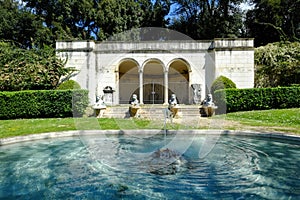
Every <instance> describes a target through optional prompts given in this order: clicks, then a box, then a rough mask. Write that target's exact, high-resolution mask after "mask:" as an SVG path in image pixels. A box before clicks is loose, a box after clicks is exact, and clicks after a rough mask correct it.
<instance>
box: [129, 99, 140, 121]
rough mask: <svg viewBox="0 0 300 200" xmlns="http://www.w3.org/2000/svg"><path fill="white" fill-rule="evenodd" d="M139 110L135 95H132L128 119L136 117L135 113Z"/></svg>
mask: <svg viewBox="0 0 300 200" xmlns="http://www.w3.org/2000/svg"><path fill="white" fill-rule="evenodd" d="M139 109H140V105H139V100H138V98H137V95H136V94H133V95H132V97H131V99H130V106H129V113H130V117H135V116H137V112H138V110H139Z"/></svg>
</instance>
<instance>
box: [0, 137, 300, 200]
mask: <svg viewBox="0 0 300 200" xmlns="http://www.w3.org/2000/svg"><path fill="white" fill-rule="evenodd" d="M209 137H210V136H203V135H196V136H195V137H194V138H193V140H192V142H191V143H190V144H189V146H188V147H187V148H186V150H185V151H184V152H183V154H182V157H183V158H184V160H186V161H187V162H186V163H185V164H184V165H182V166H180V167H181V169H180V170H178V171H177V173H174V174H167V175H161V174H154V173H150V172H149V170H148V166H147V162H146V161H147V159H148V157H149V155H150V153H152V152H154V151H156V150H157V149H160V148H163V147H164V146H165V144H168V143H170V142H171V141H172V139H173V138H174V135H167V136H166V137H165V136H164V135H148V136H146V135H145V136H143V137H141V136H140V135H126V134H124V135H100V136H96V135H93V136H84V137H82V136H79V137H68V138H56V139H47V140H39V141H31V142H22V143H16V144H11V145H4V146H1V147H0V199H239V200H241V199H276V200H277V199H299V198H300V178H299V177H300V173H299V171H300V170H299V166H300V145H299V143H298V144H297V143H296V142H291V141H283V140H275V139H270V138H255V137H244V136H225V135H224V136H220V138H218V141H217V142H216V144H215V145H214V146H213V148H212V149H211V151H210V152H209V153H208V154H207V155H206V156H205V157H202V158H200V157H199V150H200V149H201V147H202V146H203V144H204V143H205V141H206V140H207V139H208V138H209ZM188 138H190V137H189V135H188V134H186V135H183V136H182V137H181V140H182V142H183V143H184V142H185V141H184V140H188ZM173 148H174V150H176V146H174V147H173Z"/></svg>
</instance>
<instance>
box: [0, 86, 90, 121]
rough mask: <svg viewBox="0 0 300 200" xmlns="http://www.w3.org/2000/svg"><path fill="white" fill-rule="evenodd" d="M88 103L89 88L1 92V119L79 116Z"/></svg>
mask: <svg viewBox="0 0 300 200" xmlns="http://www.w3.org/2000/svg"><path fill="white" fill-rule="evenodd" d="M88 103H89V99H88V91H87V90H28V91H19V92H0V119H17V118H52V117H73V116H75V117H79V116H82V115H83V113H84V111H85V109H86V107H87V106H88Z"/></svg>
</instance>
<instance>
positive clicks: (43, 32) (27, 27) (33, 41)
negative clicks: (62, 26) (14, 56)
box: [0, 0, 50, 48]
mask: <svg viewBox="0 0 300 200" xmlns="http://www.w3.org/2000/svg"><path fill="white" fill-rule="evenodd" d="M0 18H1V21H0V39H2V40H11V41H14V43H15V44H16V45H18V46H19V47H22V48H33V47H37V46H43V45H44V44H48V43H49V42H50V41H49V38H48V35H49V32H47V28H46V27H44V26H43V22H42V21H41V20H39V19H38V17H37V16H36V15H34V14H32V13H31V12H29V11H27V10H26V9H23V8H19V5H18V3H17V2H13V1H11V0H4V1H0Z"/></svg>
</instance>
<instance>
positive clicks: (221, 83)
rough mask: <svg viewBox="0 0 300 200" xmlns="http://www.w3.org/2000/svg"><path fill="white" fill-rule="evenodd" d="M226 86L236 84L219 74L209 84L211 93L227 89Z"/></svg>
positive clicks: (230, 86) (234, 85)
mask: <svg viewBox="0 0 300 200" xmlns="http://www.w3.org/2000/svg"><path fill="white" fill-rule="evenodd" d="M228 88H236V84H235V83H234V82H233V81H232V80H231V79H230V78H227V77H226V76H219V77H218V78H216V79H215V80H214V82H213V83H212V85H211V89H210V90H211V93H212V94H214V92H215V91H217V90H222V89H228Z"/></svg>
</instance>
